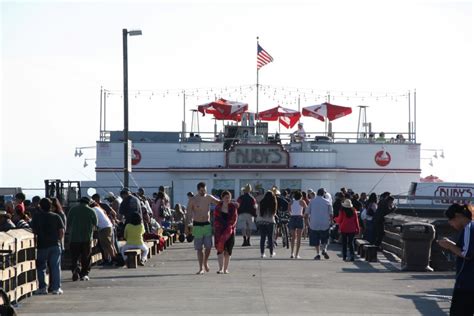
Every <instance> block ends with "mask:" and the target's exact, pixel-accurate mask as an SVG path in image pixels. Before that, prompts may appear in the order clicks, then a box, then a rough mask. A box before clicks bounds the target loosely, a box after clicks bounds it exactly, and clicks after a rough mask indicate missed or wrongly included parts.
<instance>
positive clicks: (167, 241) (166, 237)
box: [163, 236, 170, 249]
mask: <svg viewBox="0 0 474 316" xmlns="http://www.w3.org/2000/svg"><path fill="white" fill-rule="evenodd" d="M163 239H164V240H165V247H164V249H166V248H168V247H169V246H170V239H169V238H168V236H163Z"/></svg>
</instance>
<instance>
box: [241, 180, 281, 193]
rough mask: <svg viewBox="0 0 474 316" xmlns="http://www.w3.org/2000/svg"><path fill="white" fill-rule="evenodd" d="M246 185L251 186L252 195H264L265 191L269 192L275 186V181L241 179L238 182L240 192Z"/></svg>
mask: <svg viewBox="0 0 474 316" xmlns="http://www.w3.org/2000/svg"><path fill="white" fill-rule="evenodd" d="M247 184H250V185H251V186H252V191H253V192H254V193H260V194H262V193H265V191H268V190H271V189H272V187H273V186H274V185H275V179H242V180H240V190H242V189H243V188H244V187H245V186H246V185H247Z"/></svg>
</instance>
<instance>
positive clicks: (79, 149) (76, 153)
mask: <svg viewBox="0 0 474 316" xmlns="http://www.w3.org/2000/svg"><path fill="white" fill-rule="evenodd" d="M92 148H95V146H83V147H76V151H75V152H74V157H81V156H82V154H83V153H82V150H83V149H92Z"/></svg>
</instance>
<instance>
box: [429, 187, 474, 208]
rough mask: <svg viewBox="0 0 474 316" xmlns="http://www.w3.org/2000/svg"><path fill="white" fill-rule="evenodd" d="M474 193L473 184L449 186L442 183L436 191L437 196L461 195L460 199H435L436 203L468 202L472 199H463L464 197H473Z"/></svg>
mask: <svg viewBox="0 0 474 316" xmlns="http://www.w3.org/2000/svg"><path fill="white" fill-rule="evenodd" d="M473 194H474V187H473V186H455V187H453V186H447V185H440V186H438V187H437V188H436V191H435V192H434V196H435V197H441V198H442V197H448V196H449V197H456V198H457V197H459V199H454V198H452V199H444V200H435V201H434V203H435V204H452V203H460V204H468V203H469V202H470V200H463V198H472V197H473Z"/></svg>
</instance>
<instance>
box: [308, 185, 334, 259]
mask: <svg viewBox="0 0 474 316" xmlns="http://www.w3.org/2000/svg"><path fill="white" fill-rule="evenodd" d="M325 193H326V190H324V189H323V188H321V189H319V190H318V192H317V195H316V197H315V198H314V199H312V200H311V202H310V203H309V207H308V209H309V210H308V212H306V214H305V219H306V221H307V222H308V227H309V245H310V246H313V247H315V248H316V257H314V259H315V260H321V256H320V254H319V251H320V250H321V248H322V255H323V256H324V258H325V259H329V255H328V253H327V245H328V241H329V228H330V227H331V224H332V221H333V208H332V205H331V202H329V201H328V200H326V199H325V198H324V194H325Z"/></svg>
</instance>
